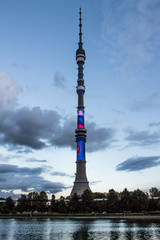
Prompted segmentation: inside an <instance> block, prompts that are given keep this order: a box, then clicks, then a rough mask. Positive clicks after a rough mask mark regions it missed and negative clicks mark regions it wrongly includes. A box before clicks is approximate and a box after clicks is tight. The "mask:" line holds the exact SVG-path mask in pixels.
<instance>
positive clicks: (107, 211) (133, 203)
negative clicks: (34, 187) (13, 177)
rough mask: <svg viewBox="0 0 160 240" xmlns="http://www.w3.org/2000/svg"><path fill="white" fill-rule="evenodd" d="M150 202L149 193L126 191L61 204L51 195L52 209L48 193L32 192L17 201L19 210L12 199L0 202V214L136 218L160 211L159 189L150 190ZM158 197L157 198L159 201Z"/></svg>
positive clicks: (89, 194) (87, 194) (88, 195)
mask: <svg viewBox="0 0 160 240" xmlns="http://www.w3.org/2000/svg"><path fill="white" fill-rule="evenodd" d="M149 192H150V196H151V197H150V198H149V195H148V194H147V193H144V192H143V191H141V190H139V189H137V190H135V191H133V192H129V191H128V190H127V189H126V188H125V189H124V190H123V191H122V192H121V193H118V192H116V191H115V190H114V189H110V190H109V192H108V193H107V194H104V193H97V192H96V193H92V192H91V191H89V190H85V191H84V193H83V194H82V195H81V196H78V195H77V194H74V195H73V196H72V197H70V196H68V197H67V198H66V199H65V198H64V197H63V196H61V197H60V199H59V200H56V199H55V195H54V194H53V195H52V199H51V202H50V205H49V204H48V196H47V194H46V192H45V191H42V192H40V193H37V192H30V193H28V194H27V195H25V194H22V195H21V197H20V198H19V199H18V200H17V206H16V207H15V202H14V200H13V199H12V198H11V197H8V198H6V199H4V198H3V199H2V198H1V199H0V200H5V202H3V201H2V202H0V213H1V214H3V213H8V214H11V213H14V212H15V210H16V211H18V212H20V213H21V214H22V213H23V212H31V213H32V214H33V213H34V214H35V212H39V214H44V212H47V213H48V212H49V214H51V215H56V214H60V215H64V214H69V215H72V214H73V215H74V214H76V215H84V214H86V215H88V216H89V215H93V216H97V215H103V216H108V215H133V214H135V215H137V214H143V213H144V212H147V211H150V212H154V211H157V212H158V211H160V197H159V190H158V189H157V188H151V189H150V191H149ZM157 196H158V197H157Z"/></svg>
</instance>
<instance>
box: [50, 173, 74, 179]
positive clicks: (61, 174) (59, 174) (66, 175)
mask: <svg viewBox="0 0 160 240" xmlns="http://www.w3.org/2000/svg"><path fill="white" fill-rule="evenodd" d="M51 175H52V176H60V177H70V178H73V177H75V176H74V175H70V174H67V173H65V172H59V171H56V172H53V173H52V174H51Z"/></svg>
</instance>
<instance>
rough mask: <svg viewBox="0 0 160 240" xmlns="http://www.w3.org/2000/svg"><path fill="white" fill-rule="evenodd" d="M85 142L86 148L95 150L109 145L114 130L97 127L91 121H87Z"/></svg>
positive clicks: (91, 150)
mask: <svg viewBox="0 0 160 240" xmlns="http://www.w3.org/2000/svg"><path fill="white" fill-rule="evenodd" d="M86 127H87V136H88V137H87V143H86V150H87V151H88V152H95V151H98V150H104V149H106V148H109V147H111V145H112V143H114V142H115V141H116V140H115V139H114V135H115V130H114V129H113V128H105V127H97V125H96V124H95V123H93V122H87V123H86Z"/></svg>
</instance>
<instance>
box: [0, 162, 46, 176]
mask: <svg viewBox="0 0 160 240" xmlns="http://www.w3.org/2000/svg"><path fill="white" fill-rule="evenodd" d="M43 171H44V169H42V168H40V167H38V168H27V167H21V168H20V167H18V166H17V165H9V164H0V174H6V173H7V174H11V173H14V174H20V175H23V176H24V175H36V174H41V173H42V172H43Z"/></svg>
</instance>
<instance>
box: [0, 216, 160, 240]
mask: <svg viewBox="0 0 160 240" xmlns="http://www.w3.org/2000/svg"><path fill="white" fill-rule="evenodd" d="M97 239H101V240H117V239H118V240H144V239H146V240H158V239H160V222H154V223H152V222H127V221H124V220H116V221H111V220H88V221H87V220H85V221H80V220H53V219H21V220H18V219H0V240H97Z"/></svg>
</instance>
